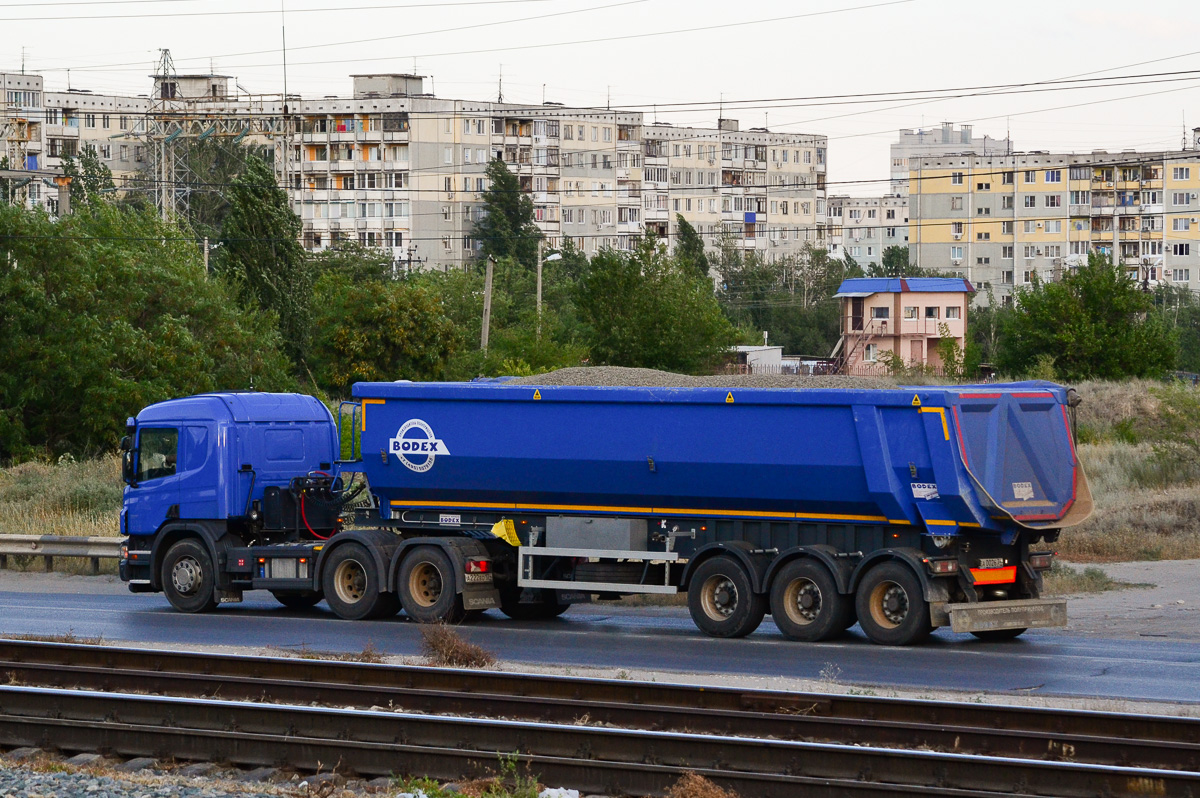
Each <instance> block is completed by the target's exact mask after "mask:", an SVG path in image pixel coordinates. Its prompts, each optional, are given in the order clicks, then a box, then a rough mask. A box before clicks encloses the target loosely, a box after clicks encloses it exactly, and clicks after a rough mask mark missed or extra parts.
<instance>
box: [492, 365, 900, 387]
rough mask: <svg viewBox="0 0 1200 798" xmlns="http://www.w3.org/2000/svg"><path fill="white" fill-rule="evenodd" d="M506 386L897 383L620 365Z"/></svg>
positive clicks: (570, 371)
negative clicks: (678, 371) (683, 371)
mask: <svg viewBox="0 0 1200 798" xmlns="http://www.w3.org/2000/svg"><path fill="white" fill-rule="evenodd" d="M506 384H507V385H591V386H597V387H601V388H788V389H792V390H811V389H815V388H854V389H857V390H860V391H861V390H871V389H892V388H896V387H897V386H896V383H895V381H894V380H890V379H887V378H884V377H847V376H844V375H841V374H828V375H821V376H814V377H807V376H801V375H798V374H717V375H714V376H709V377H692V376H690V375H687V374H674V373H672V372H670V371H657V370H655V369H630V368H622V367H620V366H575V367H572V368H565V369H559V370H558V371H550V372H547V373H545V374H535V375H533V376H532V377H518V378H516V379H513V380H509V381H508V382H507V383H506Z"/></svg>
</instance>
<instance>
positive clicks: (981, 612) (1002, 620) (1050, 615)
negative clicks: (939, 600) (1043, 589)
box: [939, 599, 1067, 632]
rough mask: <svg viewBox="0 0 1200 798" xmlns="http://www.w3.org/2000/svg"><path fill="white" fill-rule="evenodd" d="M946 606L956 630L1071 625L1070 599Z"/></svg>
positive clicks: (1042, 627)
mask: <svg viewBox="0 0 1200 798" xmlns="http://www.w3.org/2000/svg"><path fill="white" fill-rule="evenodd" d="M944 609H945V614H946V621H948V625H949V626H950V628H951V629H952V630H954V631H955V632H991V631H997V630H1000V629H1047V628H1052V627H1061V626H1066V625H1067V601H1066V599H1016V600H1012V601H980V602H972V603H969V604H946V605H944ZM939 625H946V624H945V623H943V624H939Z"/></svg>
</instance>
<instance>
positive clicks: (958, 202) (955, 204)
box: [950, 197, 963, 211]
mask: <svg viewBox="0 0 1200 798" xmlns="http://www.w3.org/2000/svg"><path fill="white" fill-rule="evenodd" d="M962 209H963V198H962V197H951V198H950V210H952V211H961V210H962Z"/></svg>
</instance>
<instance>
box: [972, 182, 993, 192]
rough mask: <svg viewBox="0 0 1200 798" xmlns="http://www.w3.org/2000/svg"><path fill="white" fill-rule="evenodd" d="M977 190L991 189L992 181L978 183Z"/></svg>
mask: <svg viewBox="0 0 1200 798" xmlns="http://www.w3.org/2000/svg"><path fill="white" fill-rule="evenodd" d="M975 190H976V191H991V190H992V184H991V183H976V184H975Z"/></svg>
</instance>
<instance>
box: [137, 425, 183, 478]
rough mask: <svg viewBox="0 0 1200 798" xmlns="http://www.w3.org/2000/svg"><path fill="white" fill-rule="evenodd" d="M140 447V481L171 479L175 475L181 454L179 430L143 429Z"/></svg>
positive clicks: (138, 476)
mask: <svg viewBox="0 0 1200 798" xmlns="http://www.w3.org/2000/svg"><path fill="white" fill-rule="evenodd" d="M138 442H139V446H138V475H137V478H138V481H139V482H144V481H146V480H148V479H159V478H161V477H169V476H171V475H172V474H174V473H175V460H176V459H177V456H178V453H179V430H177V429H174V428H157V429H155V428H151V429H142V431H141V435H140V436H139V440H138Z"/></svg>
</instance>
